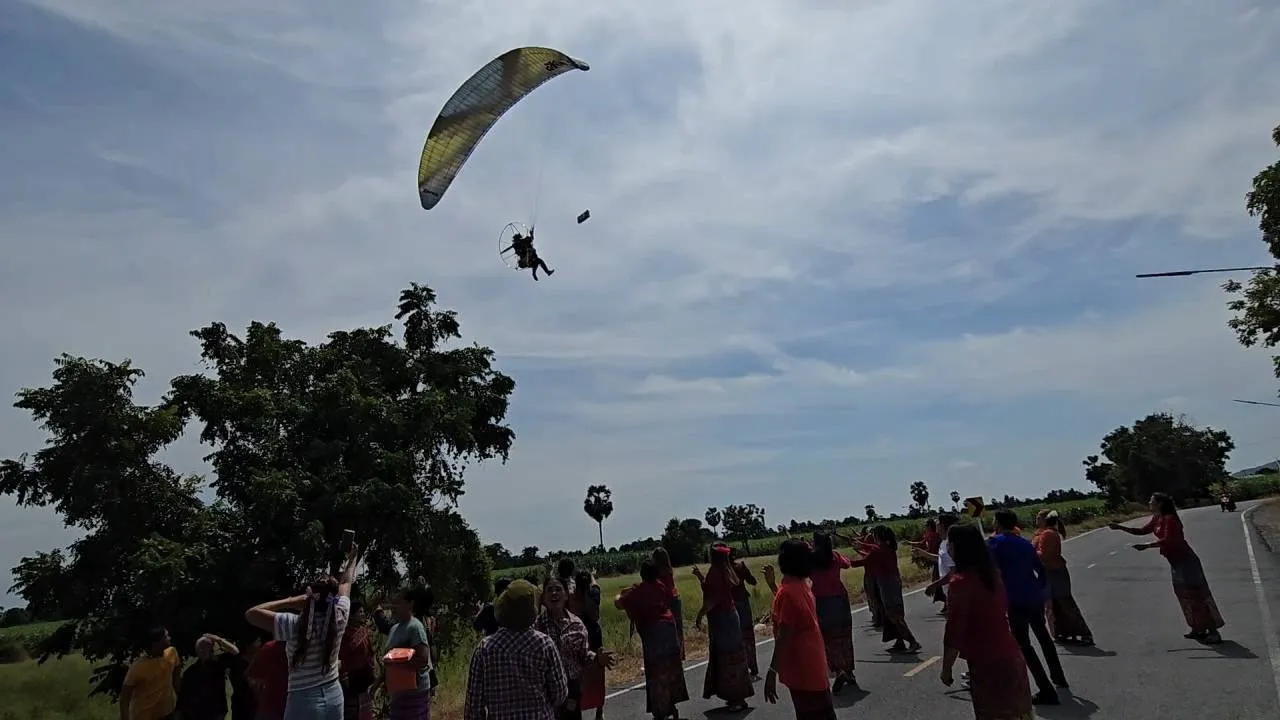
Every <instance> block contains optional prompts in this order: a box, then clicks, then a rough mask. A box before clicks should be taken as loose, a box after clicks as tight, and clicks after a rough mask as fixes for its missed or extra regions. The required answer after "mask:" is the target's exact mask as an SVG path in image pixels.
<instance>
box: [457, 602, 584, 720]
mask: <svg viewBox="0 0 1280 720" xmlns="http://www.w3.org/2000/svg"><path fill="white" fill-rule="evenodd" d="M493 609H494V615H495V616H496V618H497V620H498V631H497V632H495V633H494V634H492V635H490V636H488V637H486V638H484V639H483V640H481V641H480V644H479V645H478V646H476V650H475V653H473V654H472V656H471V668H470V670H469V671H468V673H467V696H466V701H465V703H464V705H463V711H462V716H463V720H499V719H500V718H516V717H518V718H538V719H539V720H544V719H545V720H554V718H555V717H556V708H558V707H560V706H561V705H563V704H564V701H565V700H566V699H567V698H568V696H569V684H568V679H567V678H566V676H565V672H564V665H563V663H562V662H561V660H560V649H559V648H558V647H556V643H555V641H554V640H552V639H551V638H550V637H548V636H547V635H545V634H543V633H540V632H538V631H537V630H534V629H533V623H534V621H535V620H537V619H538V590H537V588H535V587H534V586H533V585H532V584H530V583H529V582H528V581H526V580H516V581H514V582H512V583H511V584H510V585H508V586H507V589H506V590H504V591H503V592H502V594H501V595H499V596H498V599H497V600H496V601H494V603H493Z"/></svg>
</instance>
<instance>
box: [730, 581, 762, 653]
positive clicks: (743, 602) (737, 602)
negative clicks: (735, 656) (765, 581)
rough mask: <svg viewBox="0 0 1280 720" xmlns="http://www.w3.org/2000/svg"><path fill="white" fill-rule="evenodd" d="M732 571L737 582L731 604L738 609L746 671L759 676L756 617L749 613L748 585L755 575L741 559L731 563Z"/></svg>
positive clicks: (749, 596) (754, 582)
mask: <svg viewBox="0 0 1280 720" xmlns="http://www.w3.org/2000/svg"><path fill="white" fill-rule="evenodd" d="M733 572H734V574H735V575H737V576H738V584H737V585H736V586H735V587H734V589H733V604H734V608H735V609H736V610H737V611H738V628H739V630H740V631H741V632H742V648H743V650H745V651H746V653H747V672H749V673H751V676H752V677H753V678H758V677H760V660H759V658H758V657H757V656H756V619H755V616H754V615H752V614H751V591H750V590H748V589H747V588H748V586H750V587H755V584H756V576H755V575H753V574H751V568H749V567H747V564H746V563H744V562H742V561H741V560H737V561H735V562H734V563H733Z"/></svg>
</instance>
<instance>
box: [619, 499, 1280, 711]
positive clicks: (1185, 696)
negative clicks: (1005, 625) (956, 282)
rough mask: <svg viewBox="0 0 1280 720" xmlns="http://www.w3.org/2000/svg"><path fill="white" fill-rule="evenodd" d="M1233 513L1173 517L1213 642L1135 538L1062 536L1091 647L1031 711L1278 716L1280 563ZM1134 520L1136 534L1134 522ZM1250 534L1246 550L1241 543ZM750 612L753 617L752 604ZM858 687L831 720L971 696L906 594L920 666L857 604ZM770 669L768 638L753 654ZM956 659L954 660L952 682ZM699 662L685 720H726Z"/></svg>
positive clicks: (633, 699) (756, 700)
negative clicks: (948, 683) (943, 667)
mask: <svg viewBox="0 0 1280 720" xmlns="http://www.w3.org/2000/svg"><path fill="white" fill-rule="evenodd" d="M1254 505H1255V504H1254V503H1242V504H1241V506H1240V510H1241V512H1237V513H1223V512H1220V511H1219V510H1218V508H1216V507H1213V508H1200V509H1194V510H1187V511H1184V512H1183V513H1182V516H1183V520H1184V522H1185V524H1186V532H1187V538H1188V540H1189V541H1190V543H1191V545H1192V547H1194V548H1195V549H1196V551H1197V552H1198V553H1199V555H1200V557H1201V559H1202V560H1203V561H1204V566H1205V573H1206V575H1207V576H1208V578H1209V583H1210V585H1211V587H1212V588H1213V593H1214V596H1215V598H1216V599H1217V602H1218V607H1219V609H1220V610H1221V611H1222V615H1223V617H1224V618H1225V619H1226V621H1227V626H1226V627H1225V628H1223V631H1222V635H1223V638H1224V640H1225V642H1223V644H1221V645H1217V646H1206V645H1201V644H1200V643H1197V642H1194V641H1191V640H1186V639H1184V638H1183V637H1182V634H1183V633H1184V632H1186V631H1187V628H1186V626H1185V625H1184V623H1183V621H1182V614H1181V611H1180V610H1179V609H1178V604H1177V601H1176V600H1175V599H1174V596H1173V589H1172V587H1171V585H1170V581H1169V566H1168V563H1166V562H1165V560H1164V559H1163V558H1162V557H1160V555H1159V554H1158V553H1157V552H1156V551H1154V550H1147V551H1145V552H1138V551H1136V550H1133V549H1132V548H1131V547H1130V545H1131V544H1132V543H1134V542H1136V541H1137V540H1138V539H1137V538H1134V537H1133V536H1130V535H1128V534H1125V533H1120V532H1115V531H1110V530H1106V529H1102V530H1096V531H1093V532H1089V533H1084V534H1082V535H1080V536H1078V537H1073V538H1069V539H1068V543H1067V544H1066V545H1065V546H1064V548H1063V551H1064V554H1066V556H1067V561H1068V562H1069V563H1070V566H1071V569H1072V580H1073V584H1074V588H1075V593H1076V600H1077V601H1078V602H1079V603H1080V606H1081V608H1082V609H1083V611H1084V613H1085V617H1086V618H1087V619H1088V621H1089V624H1090V625H1091V627H1092V629H1093V631H1094V634H1095V636H1096V638H1095V639H1096V641H1097V644H1098V646H1097V647H1096V648H1089V649H1071V648H1060V656H1061V658H1062V664H1063V667H1064V668H1065V670H1066V673H1067V679H1068V680H1069V681H1070V682H1071V690H1070V691H1068V692H1066V693H1064V694H1063V697H1062V699H1063V703H1062V705H1059V706H1056V707H1041V708H1037V712H1038V713H1039V715H1038V716H1039V717H1041V718H1092V719H1093V720H1168V719H1169V718H1209V719H1212V720H1245V719H1248V720H1253V719H1255V718H1258V719H1261V718H1268V719H1270V720H1276V718H1280V637H1277V634H1276V633H1277V626H1278V625H1280V555H1275V554H1272V553H1269V552H1268V551H1267V550H1266V548H1265V547H1264V546H1263V544H1262V543H1261V542H1260V541H1259V540H1258V538H1257V536H1256V534H1253V532H1252V527H1251V526H1249V527H1248V533H1246V526H1245V523H1244V517H1243V516H1244V514H1245V513H1246V512H1248V510H1249V508H1251V507H1253V506H1254ZM1132 524H1140V523H1138V522H1135V523H1132ZM1247 536H1251V537H1252V542H1251V547H1250V543H1248V542H1247V541H1246V537H1247ZM757 610H760V609H759V608H757ZM854 620H855V625H856V629H855V634H854V643H855V647H856V649H857V653H858V682H859V683H860V684H861V685H862V688H863V690H864V692H863V693H861V694H857V695H854V694H852V693H850V692H849V691H847V690H846V691H845V693H843V694H842V695H840V696H837V697H836V707H837V715H838V716H839V717H841V718H868V717H870V718H877V720H916V719H918V718H929V719H930V720H945V719H947V718H957V719H960V718H972V717H973V711H972V708H971V706H970V705H969V696H968V693H966V692H964V691H962V690H957V689H955V688H951V689H949V688H946V687H944V686H943V685H942V683H941V682H939V680H938V670H939V665H940V662H939V661H940V658H939V657H938V656H940V655H941V654H942V648H941V644H942V629H943V619H942V618H941V617H939V616H938V615H937V606H936V605H930V603H929V601H928V600H927V599H926V598H925V597H924V596H923V595H921V594H919V593H914V594H912V595H911V596H909V597H908V598H907V620H908V622H909V623H910V625H911V628H912V630H913V631H914V632H915V634H916V636H917V637H918V638H919V639H920V641H921V642H922V643H924V650H923V651H922V652H921V653H920V655H919V656H918V657H908V658H902V657H896V656H890V655H888V654H887V653H885V652H884V650H883V646H882V645H881V643H880V642H879V635H878V633H877V634H873V631H872V630H871V628H870V627H869V626H868V625H869V618H868V616H867V614H866V611H865V608H859V609H858V612H857V614H855V615H854ZM758 652H759V653H760V664H761V665H762V666H764V665H765V664H767V663H768V661H769V657H770V654H771V653H772V652H773V646H772V642H771V641H768V640H766V641H764V642H763V643H761V644H760V647H759V648H758ZM962 665H963V663H962V662H961V663H957V672H958V671H959V670H961V669H962ZM704 672H705V665H704V664H702V663H692V664H690V665H689V666H688V668H687V678H688V684H689V694H690V695H691V696H693V697H694V698H695V699H693V700H690V701H689V702H687V703H684V704H682V705H681V706H680V714H681V716H682V717H687V718H698V717H702V716H704V715H705V716H707V717H715V718H729V717H735V716H733V715H729V714H726V713H724V712H723V710H721V709H720V703H719V701H716V700H702V699H701V696H702V678H703V673H704ZM642 687H643V686H640V687H638V688H631V689H626V690H620V691H617V692H615V693H614V694H613V695H612V696H610V698H609V700H608V703H607V705H606V709H605V714H606V717H612V718H628V719H631V718H635V719H637V720H639V719H641V718H645V717H647V715H646V713H645V710H644V691H643V689H642ZM779 689H780V690H781V693H780V694H781V695H782V697H781V698H780V700H779V704H777V705H769V704H767V703H766V702H765V701H764V683H763V681H760V682H757V683H756V695H755V697H753V698H751V700H750V701H749V702H750V704H751V705H752V708H751V710H750V711H749V712H748V713H744V714H742V715H738V716H736V717H745V718H750V719H751V720H784V719H788V718H794V713H793V712H792V709H791V706H790V704H789V702H788V701H787V699H786V692H785V690H784V689H782V688H779Z"/></svg>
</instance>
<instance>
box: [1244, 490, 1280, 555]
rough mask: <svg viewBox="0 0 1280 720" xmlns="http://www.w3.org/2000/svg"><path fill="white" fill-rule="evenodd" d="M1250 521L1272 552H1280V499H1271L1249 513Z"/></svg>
mask: <svg viewBox="0 0 1280 720" xmlns="http://www.w3.org/2000/svg"><path fill="white" fill-rule="evenodd" d="M1249 523H1250V524H1251V525H1252V526H1253V529H1254V532H1256V533H1257V536H1258V538H1259V539H1261V540H1262V545H1263V547H1264V548H1265V549H1266V550H1267V551H1268V552H1270V553H1273V554H1280V500H1271V501H1269V502H1267V503H1266V504H1265V505H1262V506H1260V507H1258V509H1257V510H1254V511H1253V512H1252V513H1250V515H1249Z"/></svg>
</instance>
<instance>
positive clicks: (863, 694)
mask: <svg viewBox="0 0 1280 720" xmlns="http://www.w3.org/2000/svg"><path fill="white" fill-rule="evenodd" d="M870 695H871V693H869V692H867V691H866V690H863V689H862V688H857V689H856V690H855V689H852V688H846V689H844V690H841V691H840V694H839V695H832V696H831V698H832V704H833V705H835V706H836V707H837V708H847V707H853V706H854V705H857V704H858V703H860V702H862V701H863V700H865V699H866V698H867V697H868V696H870Z"/></svg>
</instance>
